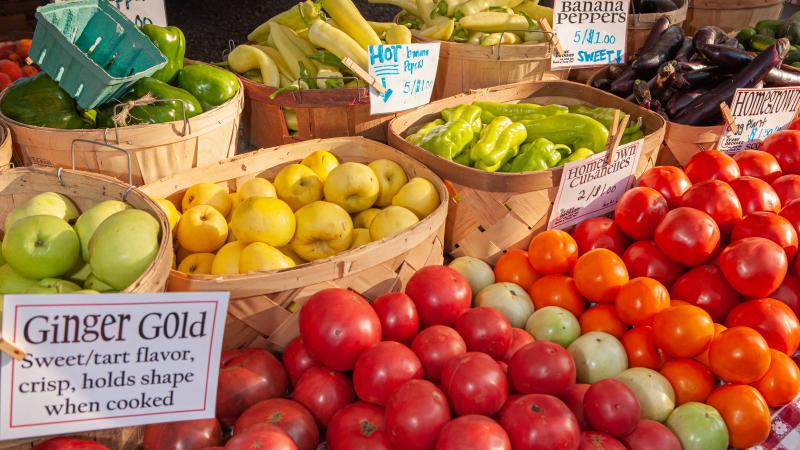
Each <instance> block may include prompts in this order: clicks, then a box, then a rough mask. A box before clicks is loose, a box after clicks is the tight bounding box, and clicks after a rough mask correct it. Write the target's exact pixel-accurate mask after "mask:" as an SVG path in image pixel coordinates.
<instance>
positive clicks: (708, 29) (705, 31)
mask: <svg viewBox="0 0 800 450" xmlns="http://www.w3.org/2000/svg"><path fill="white" fill-rule="evenodd" d="M727 39H728V35H727V34H725V30H723V29H722V28H719V27H713V26H704V27H700V28H699V29H698V30H697V31H695V32H694V48H695V49H696V50H700V49H701V47H703V46H706V45H712V44H721V43H723V42H725V41H726V40H727Z"/></svg>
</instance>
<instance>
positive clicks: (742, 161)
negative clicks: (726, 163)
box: [733, 150, 782, 183]
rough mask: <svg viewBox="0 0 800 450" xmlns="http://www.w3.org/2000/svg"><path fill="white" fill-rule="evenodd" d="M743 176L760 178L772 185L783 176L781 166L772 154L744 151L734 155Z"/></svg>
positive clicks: (759, 151)
mask: <svg viewBox="0 0 800 450" xmlns="http://www.w3.org/2000/svg"><path fill="white" fill-rule="evenodd" d="M733 159H734V160H735V161H736V164H737V165H738V166H739V171H740V172H741V173H742V176H747V177H756V178H760V179H762V180H764V181H766V182H767V183H772V182H773V181H774V180H775V179H776V178H778V177H779V176H781V173H782V172H781V165H780V164H778V160H777V159H775V157H774V156H772V155H771V154H770V153H767V152H763V151H761V150H742V151H740V152H739V153H737V154H735V155H733Z"/></svg>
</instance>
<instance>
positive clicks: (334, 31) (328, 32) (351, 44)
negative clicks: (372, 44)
mask: <svg viewBox="0 0 800 450" xmlns="http://www.w3.org/2000/svg"><path fill="white" fill-rule="evenodd" d="M308 38H309V39H310V40H311V43H312V44H314V45H316V46H317V47H320V48H324V49H325V50H328V51H329V52H331V53H333V54H334V55H336V56H338V57H339V59H344V58H345V57H349V58H350V59H352V60H353V61H355V62H356V64H358V65H359V66H361V67H362V68H363V69H365V70H366V69H367V67H368V66H369V55H368V54H367V51H366V50H364V48H362V47H361V46H360V45H359V44H358V42H356V41H355V40H354V39H353V38H351V37H350V36H348V35H347V33H345V32H344V31H342V30H340V29H338V28H336V27H334V26H332V25H330V24H328V23H326V22H323V21H322V20H316V21H315V22H314V23H312V24H311V27H310V28H309V29H308ZM378 42H379V43H380V41H378Z"/></svg>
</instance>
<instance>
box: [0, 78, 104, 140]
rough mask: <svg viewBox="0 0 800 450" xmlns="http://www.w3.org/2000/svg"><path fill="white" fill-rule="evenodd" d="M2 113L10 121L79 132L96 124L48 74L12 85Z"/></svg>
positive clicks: (2, 105)
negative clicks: (89, 119)
mask: <svg viewBox="0 0 800 450" xmlns="http://www.w3.org/2000/svg"><path fill="white" fill-rule="evenodd" d="M0 110H2V111H3V114H5V115H6V117H8V118H9V119H12V120H16V121H17V122H21V123H24V124H27V125H34V126H37V127H47V128H60V129H77V128H90V127H91V125H92V124H91V123H90V121H88V120H85V119H84V118H83V117H82V116H81V113H80V112H79V111H78V106H77V104H76V103H75V100H73V99H72V97H70V96H69V94H68V93H67V92H66V91H65V90H63V89H61V87H59V86H58V84H57V83H56V82H55V81H53V79H52V78H50V76H48V75H47V74H45V73H41V74H40V75H38V76H35V77H32V78H24V79H21V80H19V81H17V82H16V83H14V84H13V85H12V86H10V87H9V88H8V89H7V90H6V92H5V94H4V95H3V101H2V103H0Z"/></svg>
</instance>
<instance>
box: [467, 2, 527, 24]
mask: <svg viewBox="0 0 800 450" xmlns="http://www.w3.org/2000/svg"><path fill="white" fill-rule="evenodd" d="M522 1H523V0H469V1H468V2H465V3H464V4H462V5H460V6H459V7H458V8H456V11H455V15H456V17H469V16H471V15H474V14H478V13H480V12H482V11H487V10H489V9H490V8H514V7H516V6H519V5H520V4H521V3H522ZM465 28H466V27H465Z"/></svg>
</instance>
